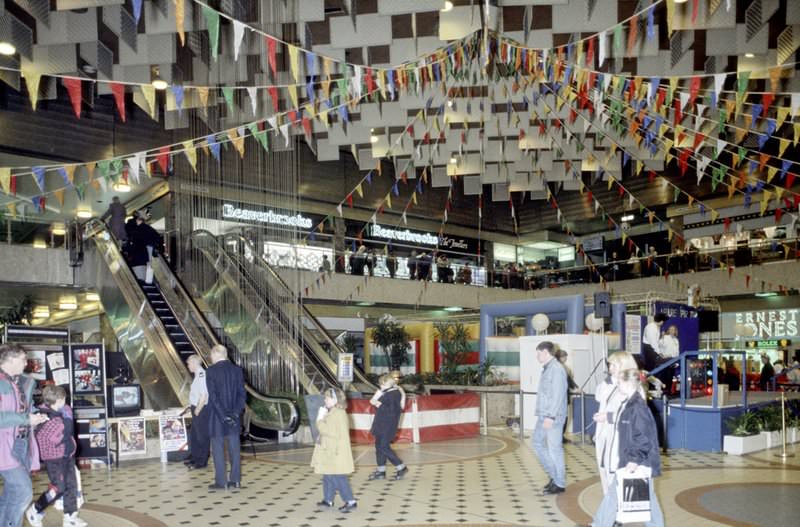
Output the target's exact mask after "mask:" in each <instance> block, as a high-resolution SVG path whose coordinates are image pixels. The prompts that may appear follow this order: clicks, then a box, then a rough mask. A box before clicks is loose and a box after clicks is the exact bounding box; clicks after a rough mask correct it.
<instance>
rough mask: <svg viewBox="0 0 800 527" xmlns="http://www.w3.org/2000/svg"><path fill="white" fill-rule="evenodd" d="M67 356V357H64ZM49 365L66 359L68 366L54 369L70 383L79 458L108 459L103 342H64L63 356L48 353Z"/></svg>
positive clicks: (61, 362)
mask: <svg viewBox="0 0 800 527" xmlns="http://www.w3.org/2000/svg"><path fill="white" fill-rule="evenodd" d="M65 357H66V359H67V360H66V361H65V360H64V358H65ZM47 360H48V366H59V365H61V364H63V363H65V362H66V364H67V365H68V367H67V368H62V369H59V370H56V371H55V372H54V376H59V377H60V378H61V379H62V380H63V379H68V380H69V381H68V382H70V383H71V389H72V395H73V400H74V401H75V403H74V404H73V408H74V409H75V424H76V429H77V430H76V431H77V434H78V458H79V459H81V460H97V459H102V460H104V461H105V462H106V463H107V462H108V446H109V445H108V443H109V440H108V405H107V404H106V391H105V374H104V362H105V354H104V346H103V345H102V344H71V345H69V346H64V353H63V355H62V357H61V359H57V358H56V359H53V360H52V364H50V362H51V357H50V356H48V357H47Z"/></svg>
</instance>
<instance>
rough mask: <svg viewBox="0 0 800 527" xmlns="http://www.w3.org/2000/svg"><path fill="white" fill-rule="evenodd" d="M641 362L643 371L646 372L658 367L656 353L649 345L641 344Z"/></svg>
mask: <svg viewBox="0 0 800 527" xmlns="http://www.w3.org/2000/svg"><path fill="white" fill-rule="evenodd" d="M642 360H643V361H644V364H643V366H644V369H645V370H647V371H653V369H654V368H655V367H656V366H657V365H658V353H656V350H654V349H653V346H651V345H650V344H642Z"/></svg>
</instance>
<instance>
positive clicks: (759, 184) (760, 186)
mask: <svg viewBox="0 0 800 527" xmlns="http://www.w3.org/2000/svg"><path fill="white" fill-rule="evenodd" d="M763 188H764V182H763V181H761V180H760V179H759V180H758V181H757V182H756V192H759V191H761V190H762V189H763Z"/></svg>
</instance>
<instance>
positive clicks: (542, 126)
mask: <svg viewBox="0 0 800 527" xmlns="http://www.w3.org/2000/svg"><path fill="white" fill-rule="evenodd" d="M546 133H547V128H546V127H545V124H544V121H542V122H540V123H539V135H544V134H546Z"/></svg>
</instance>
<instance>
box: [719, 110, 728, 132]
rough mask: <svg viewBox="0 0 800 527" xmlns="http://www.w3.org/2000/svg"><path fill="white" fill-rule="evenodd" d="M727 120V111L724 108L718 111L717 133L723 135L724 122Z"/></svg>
mask: <svg viewBox="0 0 800 527" xmlns="http://www.w3.org/2000/svg"><path fill="white" fill-rule="evenodd" d="M727 120H728V110H726V109H725V108H720V109H719V119H718V120H717V124H718V125H719V126H717V133H720V134H724V133H725V121H727Z"/></svg>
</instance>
